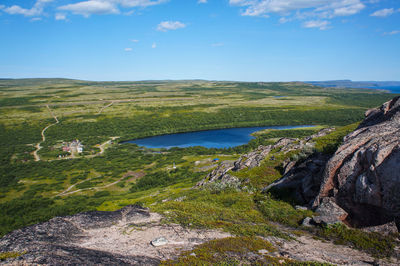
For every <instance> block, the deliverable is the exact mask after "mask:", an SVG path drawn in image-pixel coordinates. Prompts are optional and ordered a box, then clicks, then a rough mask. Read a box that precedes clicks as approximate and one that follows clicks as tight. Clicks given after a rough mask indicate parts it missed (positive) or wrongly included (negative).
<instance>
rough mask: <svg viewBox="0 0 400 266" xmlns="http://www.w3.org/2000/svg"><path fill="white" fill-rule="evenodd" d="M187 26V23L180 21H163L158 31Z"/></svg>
mask: <svg viewBox="0 0 400 266" xmlns="http://www.w3.org/2000/svg"><path fill="white" fill-rule="evenodd" d="M184 27H186V25H185V24H183V23H182V22H179V21H162V22H160V24H158V26H157V30H158V31H169V30H177V29H182V28H184Z"/></svg>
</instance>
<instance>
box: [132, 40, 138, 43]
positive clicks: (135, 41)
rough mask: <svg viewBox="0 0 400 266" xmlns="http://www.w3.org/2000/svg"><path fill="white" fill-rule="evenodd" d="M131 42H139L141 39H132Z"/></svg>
mask: <svg viewBox="0 0 400 266" xmlns="http://www.w3.org/2000/svg"><path fill="white" fill-rule="evenodd" d="M131 42H134V43H137V42H139V40H131Z"/></svg>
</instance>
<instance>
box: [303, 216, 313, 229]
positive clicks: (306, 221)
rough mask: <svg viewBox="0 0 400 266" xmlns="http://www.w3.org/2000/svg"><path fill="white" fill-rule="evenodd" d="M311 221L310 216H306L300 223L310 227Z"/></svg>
mask: <svg viewBox="0 0 400 266" xmlns="http://www.w3.org/2000/svg"><path fill="white" fill-rule="evenodd" d="M311 221H312V218H311V217H306V218H304V220H303V222H302V223H301V225H302V226H305V227H311V226H312V224H311Z"/></svg>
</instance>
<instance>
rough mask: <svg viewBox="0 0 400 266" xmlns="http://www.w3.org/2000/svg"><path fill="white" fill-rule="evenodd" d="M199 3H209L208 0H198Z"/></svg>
mask: <svg viewBox="0 0 400 266" xmlns="http://www.w3.org/2000/svg"><path fill="white" fill-rule="evenodd" d="M197 3H198V4H207V0H198V1H197Z"/></svg>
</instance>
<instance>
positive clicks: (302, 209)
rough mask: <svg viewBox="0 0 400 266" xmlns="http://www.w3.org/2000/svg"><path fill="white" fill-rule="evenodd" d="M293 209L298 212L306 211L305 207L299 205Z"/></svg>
mask: <svg viewBox="0 0 400 266" xmlns="http://www.w3.org/2000/svg"><path fill="white" fill-rule="evenodd" d="M294 208H295V209H296V210H298V211H307V210H308V208H307V207H304V206H300V205H296V206H295V207H294Z"/></svg>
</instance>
